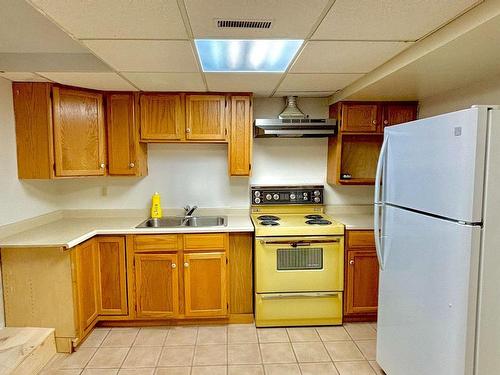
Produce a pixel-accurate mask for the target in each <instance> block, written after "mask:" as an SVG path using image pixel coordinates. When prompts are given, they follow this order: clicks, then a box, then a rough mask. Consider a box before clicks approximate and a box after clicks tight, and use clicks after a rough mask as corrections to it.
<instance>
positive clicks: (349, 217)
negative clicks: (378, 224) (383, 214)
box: [330, 214, 373, 230]
mask: <svg viewBox="0 0 500 375" xmlns="http://www.w3.org/2000/svg"><path fill="white" fill-rule="evenodd" d="M330 216H331V217H332V218H333V219H335V220H337V221H338V222H340V223H342V224H344V225H345V228H346V229H348V230H349V229H351V230H354V229H366V230H373V214H331V215H330Z"/></svg>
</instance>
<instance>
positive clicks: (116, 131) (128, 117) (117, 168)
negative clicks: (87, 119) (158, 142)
mask: <svg viewBox="0 0 500 375" xmlns="http://www.w3.org/2000/svg"><path fill="white" fill-rule="evenodd" d="M106 107H107V116H106V119H107V129H108V173H109V174H110V175H122V176H144V175H147V146H146V144H142V143H139V129H138V126H137V121H136V105H135V96H134V94H128V93H119V94H108V95H107V97H106Z"/></svg>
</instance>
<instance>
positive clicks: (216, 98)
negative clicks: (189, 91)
mask: <svg viewBox="0 0 500 375" xmlns="http://www.w3.org/2000/svg"><path fill="white" fill-rule="evenodd" d="M226 123H227V116H226V97H225V96H224V95H186V139H187V140H196V141H225V140H226V135H227V129H226Z"/></svg>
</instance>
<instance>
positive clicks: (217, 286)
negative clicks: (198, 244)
mask: <svg viewBox="0 0 500 375" xmlns="http://www.w3.org/2000/svg"><path fill="white" fill-rule="evenodd" d="M226 278H227V275H226V254H225V253H223V252H211V253H191V254H184V305H185V315H186V316H203V317H212V316H226V315H227V285H226Z"/></svg>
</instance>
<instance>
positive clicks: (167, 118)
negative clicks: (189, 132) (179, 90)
mask: <svg viewBox="0 0 500 375" xmlns="http://www.w3.org/2000/svg"><path fill="white" fill-rule="evenodd" d="M183 99H184V97H183V95H181V94H142V95H141V97H140V110H141V139H142V140H144V141H165V140H170V141H180V140H183V139H184V129H185V121H184V119H185V117H184V114H185V111H184V105H183V103H184V100H183Z"/></svg>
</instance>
